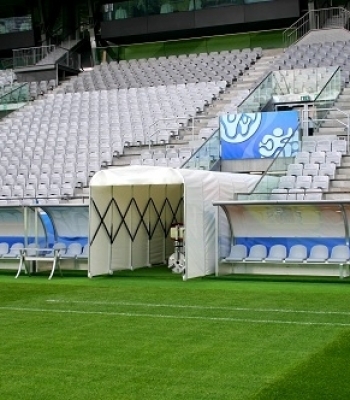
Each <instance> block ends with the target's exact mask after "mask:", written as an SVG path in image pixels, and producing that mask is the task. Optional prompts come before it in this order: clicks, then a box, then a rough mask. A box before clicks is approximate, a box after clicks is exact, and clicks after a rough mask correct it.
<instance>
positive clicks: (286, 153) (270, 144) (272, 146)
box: [220, 111, 299, 160]
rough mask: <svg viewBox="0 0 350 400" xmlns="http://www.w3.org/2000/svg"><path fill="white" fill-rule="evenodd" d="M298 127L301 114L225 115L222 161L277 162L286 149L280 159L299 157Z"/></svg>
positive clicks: (222, 117)
mask: <svg viewBox="0 0 350 400" xmlns="http://www.w3.org/2000/svg"><path fill="white" fill-rule="evenodd" d="M298 125H299V115H298V112H297V111H276V112H262V113H245V114H228V115H223V116H221V117H220V138H221V139H220V140H221V159H222V160H242V159H248V158H250V159H252V158H253V159H257V158H274V157H276V155H277V153H278V152H279V151H280V150H281V148H283V147H284V149H283V151H282V153H281V154H280V156H282V157H291V156H295V154H296V153H297V152H298V149H299V133H298ZM290 138H291V139H290ZM286 142H289V143H288V144H287V145H286Z"/></svg>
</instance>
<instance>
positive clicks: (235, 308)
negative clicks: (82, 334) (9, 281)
mask: <svg viewBox="0 0 350 400" xmlns="http://www.w3.org/2000/svg"><path fill="white" fill-rule="evenodd" d="M46 302H48V303H65V304H87V305H96V306H98V305H102V306H103V305H105V306H127V307H128V306H135V307H164V308H184V309H186V308H188V309H195V310H223V311H251V312H272V313H281V314H283V313H286V314H316V315H317V314H320V315H333V314H334V315H350V311H349V312H348V311H310V310H289V309H283V308H282V309H279V308H248V307H217V306H196V305H181V304H157V303H155V304H154V303H133V302H124V301H111V302H108V301H90V300H54V299H49V300H46Z"/></svg>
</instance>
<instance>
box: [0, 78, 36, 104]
mask: <svg viewBox="0 0 350 400" xmlns="http://www.w3.org/2000/svg"><path fill="white" fill-rule="evenodd" d="M29 99H30V96H29V83H27V82H26V83H14V84H13V85H11V86H5V87H3V88H1V90H0V105H1V109H2V110H3V111H4V110H5V111H6V110H7V109H8V110H11V109H16V108H18V104H19V103H26V102H28V101H29Z"/></svg>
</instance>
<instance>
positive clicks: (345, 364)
mask: <svg viewBox="0 0 350 400" xmlns="http://www.w3.org/2000/svg"><path fill="white" fill-rule="evenodd" d="M349 360H350V330H347V331H346V332H345V333H342V334H341V335H339V336H337V337H336V339H335V340H334V341H333V342H332V343H330V344H329V345H327V346H326V347H325V348H324V349H322V350H321V351H320V352H318V353H316V354H314V355H313V356H311V357H310V358H309V359H308V360H307V361H306V362H305V363H303V364H301V365H300V366H299V367H298V368H296V369H293V370H292V371H290V372H289V373H287V374H286V375H285V376H284V377H282V378H281V379H278V380H277V381H275V382H273V383H271V384H270V385H269V386H267V387H265V388H263V389H262V390H261V391H260V392H259V393H257V394H256V395H255V396H254V397H253V398H252V400H253V399H254V400H281V399H283V400H300V399H302V400H321V399H325V400H330V399H332V400H345V399H348V398H350V380H349V372H350V367H349Z"/></svg>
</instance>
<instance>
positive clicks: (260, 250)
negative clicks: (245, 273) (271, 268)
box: [245, 244, 267, 261]
mask: <svg viewBox="0 0 350 400" xmlns="http://www.w3.org/2000/svg"><path fill="white" fill-rule="evenodd" d="M266 256H267V248H266V246H264V245H262V244H255V245H253V246H252V247H251V248H250V250H249V255H248V256H247V257H246V259H245V260H246V261H263V260H264V259H265V258H266Z"/></svg>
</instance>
